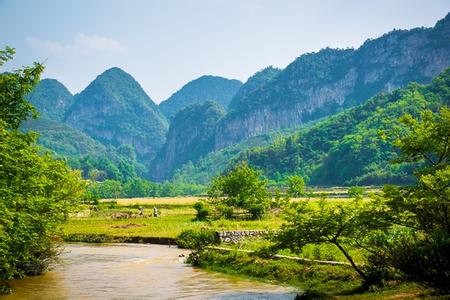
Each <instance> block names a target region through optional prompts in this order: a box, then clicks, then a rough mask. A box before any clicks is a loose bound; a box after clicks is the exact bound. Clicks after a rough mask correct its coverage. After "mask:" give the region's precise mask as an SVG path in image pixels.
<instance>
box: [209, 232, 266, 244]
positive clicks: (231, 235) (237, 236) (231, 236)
mask: <svg viewBox="0 0 450 300" xmlns="http://www.w3.org/2000/svg"><path fill="white" fill-rule="evenodd" d="M268 233H269V231H268V230H231V231H217V234H218V235H219V237H220V241H221V242H222V243H237V242H239V240H241V239H243V238H247V237H257V236H264V235H266V234H268Z"/></svg>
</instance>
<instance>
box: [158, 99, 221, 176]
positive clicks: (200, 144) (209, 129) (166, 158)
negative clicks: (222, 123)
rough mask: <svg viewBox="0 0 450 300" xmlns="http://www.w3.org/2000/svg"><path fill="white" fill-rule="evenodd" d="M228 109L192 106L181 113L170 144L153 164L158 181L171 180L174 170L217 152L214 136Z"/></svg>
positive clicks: (174, 123)
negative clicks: (211, 152)
mask: <svg viewBox="0 0 450 300" xmlns="http://www.w3.org/2000/svg"><path fill="white" fill-rule="evenodd" d="M224 115H225V110H224V109H223V108H222V107H221V106H220V105H218V104H217V103H216V102H211V101H208V102H204V103H200V104H193V105H190V106H188V107H186V108H184V109H183V110H181V111H180V112H178V113H177V114H176V115H175V117H174V119H173V121H172V123H171V125H170V128H169V133H168V134H167V141H166V143H165V145H164V147H163V148H162V150H161V151H160V152H159V154H158V156H157V157H156V158H155V160H154V161H153V162H152V167H151V176H152V178H153V179H154V180H157V181H162V180H165V179H169V178H170V177H171V175H172V173H173V170H175V169H176V168H178V167H180V166H181V165H182V164H184V163H187V162H188V161H192V162H196V161H197V160H198V159H199V158H201V157H202V156H203V155H205V154H207V153H208V152H210V151H211V150H212V149H213V143H212V141H213V140H212V134H213V132H214V127H215V126H216V124H217V122H218V121H219V120H220V119H221V118H222V117H223V116H224Z"/></svg>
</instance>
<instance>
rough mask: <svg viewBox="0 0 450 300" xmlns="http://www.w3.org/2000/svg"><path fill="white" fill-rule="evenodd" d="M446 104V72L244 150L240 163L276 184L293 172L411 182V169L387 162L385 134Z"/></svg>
mask: <svg viewBox="0 0 450 300" xmlns="http://www.w3.org/2000/svg"><path fill="white" fill-rule="evenodd" d="M449 104H450V69H447V70H445V71H444V72H443V73H442V74H441V75H440V76H438V77H437V78H435V79H434V80H433V82H432V83H431V84H430V85H426V86H423V85H419V84H415V83H412V84H410V85H408V86H407V87H406V88H403V89H398V90H395V91H393V92H391V93H381V94H379V95H377V96H375V97H373V98H372V99H370V100H369V101H367V102H366V103H365V104H362V105H360V106H357V107H355V108H352V109H349V110H346V111H343V112H341V113H339V114H337V115H335V116H333V117H330V118H327V119H325V120H323V121H321V122H319V123H317V124H315V125H313V126H312V127H310V128H309V129H306V130H301V131H299V132H298V133H296V134H294V135H292V136H290V137H288V138H285V139H279V140H277V141H276V142H275V143H274V144H272V145H270V146H268V147H262V148H261V147H260V148H255V149H253V150H251V151H248V152H246V153H245V154H243V155H242V156H241V157H240V159H239V160H247V161H248V162H249V164H250V165H252V166H254V167H257V168H259V169H261V170H262V171H263V172H264V174H265V175H267V176H269V177H270V178H272V179H275V180H277V181H282V180H283V179H284V178H286V176H288V175H293V174H298V175H302V176H304V177H306V178H308V179H309V182H310V184H314V185H354V184H378V185H379V184H383V183H389V182H396V183H406V182H410V181H411V180H412V178H411V177H410V175H406V174H411V172H409V170H408V168H411V166H408V165H405V164H403V165H391V164H390V161H391V160H392V159H394V158H395V157H396V153H395V150H394V148H393V146H392V143H391V142H392V141H391V140H389V136H384V132H389V131H391V130H392V129H394V128H395V127H396V126H397V125H398V118H399V117H400V116H402V115H404V114H407V113H408V114H411V115H413V116H415V117H418V116H420V112H422V111H423V110H424V109H431V110H433V111H437V110H438V109H439V108H440V107H443V106H448V105H449ZM406 170H408V172H406Z"/></svg>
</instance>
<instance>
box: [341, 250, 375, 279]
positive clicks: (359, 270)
mask: <svg viewBox="0 0 450 300" xmlns="http://www.w3.org/2000/svg"><path fill="white" fill-rule="evenodd" d="M334 244H335V245H336V247H338V248H339V250H341V252H342V253H344V255H345V257H346V258H347V260H348V261H349V262H350V264H351V265H352V267H353V269H355V271H356V272H358V274H359V275H360V276H361V277H362V279H363V280H364V281H365V282H366V283H369V282H368V278H367V276H366V274H364V272H363V271H362V270H361V269H360V268H358V266H357V265H356V264H355V262H354V261H353V259H352V257H351V256H350V254H348V253H347V251H345V249H344V248H343V247H342V246H341V245H339V244H338V243H336V242H334Z"/></svg>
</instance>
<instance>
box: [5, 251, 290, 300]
mask: <svg viewBox="0 0 450 300" xmlns="http://www.w3.org/2000/svg"><path fill="white" fill-rule="evenodd" d="M187 254H188V252H187V251H186V250H182V249H178V248H176V247H172V248H169V247H168V246H163V245H137V244H108V245H100V244H67V245H66V246H65V251H64V253H63V254H62V255H61V257H60V260H59V262H58V263H57V264H56V265H55V267H54V269H53V270H52V271H49V272H47V273H45V274H44V275H41V276H36V277H30V278H25V279H21V280H15V281H12V282H11V287H12V288H13V291H14V292H13V294H11V295H7V296H0V299H1V300H6V299H148V298H152V299H294V298H295V296H296V294H297V292H298V291H297V290H295V289H294V288H291V287H284V286H278V285H272V284H267V283H263V282H259V281H252V280H246V279H242V278H237V277H233V276H228V275H225V274H221V273H214V272H207V271H205V270H202V269H197V268H193V267H191V266H189V265H187V264H185V263H184V258H183V257H179V256H180V255H185V256H187Z"/></svg>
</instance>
